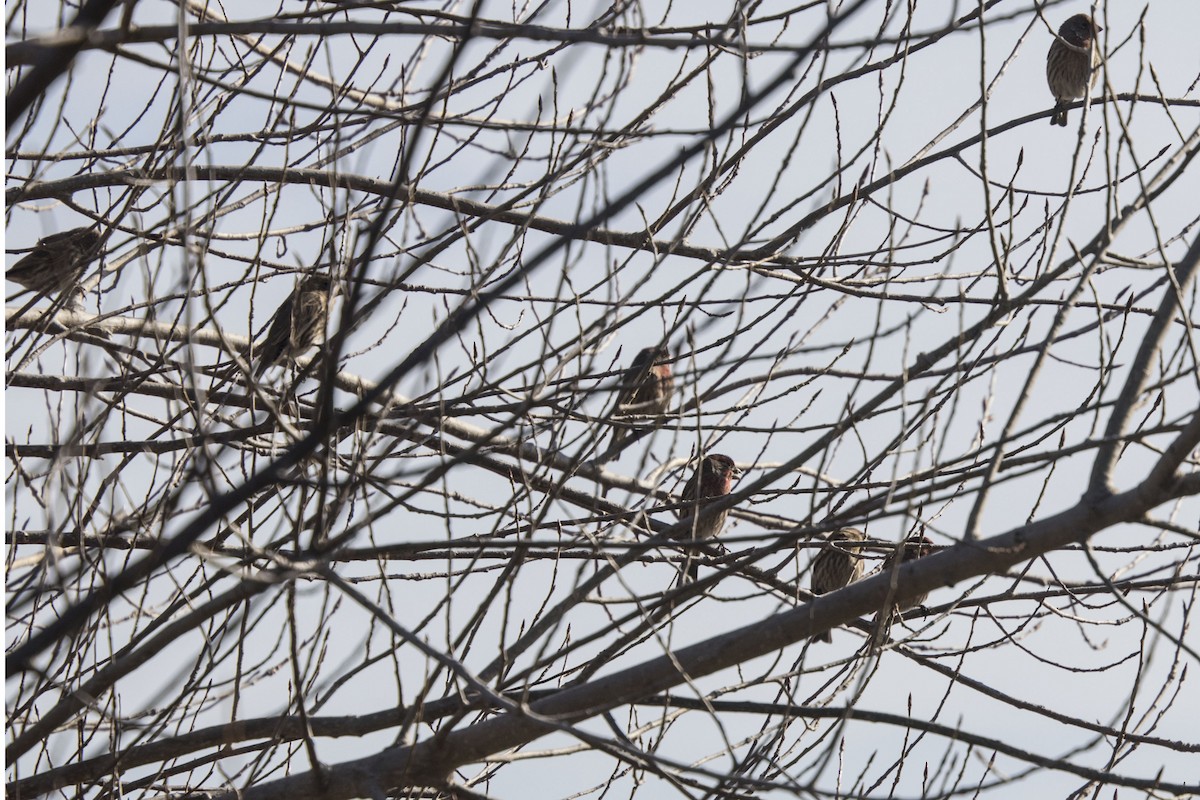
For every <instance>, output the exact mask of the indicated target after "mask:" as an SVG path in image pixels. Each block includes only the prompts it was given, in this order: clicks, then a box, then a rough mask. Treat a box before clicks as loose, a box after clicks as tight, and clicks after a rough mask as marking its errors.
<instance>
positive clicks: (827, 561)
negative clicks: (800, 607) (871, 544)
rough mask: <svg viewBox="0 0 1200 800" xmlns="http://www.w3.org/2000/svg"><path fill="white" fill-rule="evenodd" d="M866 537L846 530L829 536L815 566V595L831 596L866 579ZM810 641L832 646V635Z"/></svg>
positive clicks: (813, 589) (825, 633) (854, 530)
mask: <svg viewBox="0 0 1200 800" xmlns="http://www.w3.org/2000/svg"><path fill="white" fill-rule="evenodd" d="M865 540H866V534H864V533H863V532H862V531H860V530H858V529H857V528H842V529H841V530H840V531H834V532H833V533H831V534H829V538H828V539H826V540H825V544H824V545H822V547H821V551H820V552H819V553H817V555H816V557H815V558H814V559H813V562H812V575H811V579H812V593H813V594H828V593H829V592H836V591H837V590H838V589H841V588H842V587H843V586H849V585H850V584H851V583H853V582H854V581H856V580H858V579H859V578H861V577H862V574H863V561H862V556H861V545H862V542H863V541H865ZM809 641H813V642H818V641H819V642H832V641H833V633H832V631H824V632H823V633H818V634H817V635H816V636H813V637H812V638H811V639H810V640H809Z"/></svg>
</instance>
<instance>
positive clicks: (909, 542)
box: [880, 533, 933, 619]
mask: <svg viewBox="0 0 1200 800" xmlns="http://www.w3.org/2000/svg"><path fill="white" fill-rule="evenodd" d="M932 552H933V541H932V540H931V539H930V538H929V537H928V536H925V535H924V534H920V533H914V534H912V535H911V536H909V537H908V538H907V539H905V540H904V544H903V545H901V547H900V549H899V550H898V551H896V550H893V551H892V552H891V553H890V554H888V557H887V558H885V559H884V560H883V566H882V567H881V568H880V572H883V573H885V574H886V573H888V572H891V571H892V570H894V569H897V568H898V566H899V565H900V564H906V563H908V562H909V561H915V560H917V559H918V558H924V557H925V556H927V555H929V554H931V553H932ZM897 555H899V559H898V560H897ZM927 597H929V592H925V593H924V594H919V595H917V596H916V597H910V598H909V599H907V600H905V601H903V602H901V603H896V604H895V608H894V609H893V610H892V618H893V619H895V618H896V617H898V616H900V615H901V612H904V611H908V610H909V609H910V608H916V607H917V606H919V605H921V604H922V603H924V602H925V599H926V598H927Z"/></svg>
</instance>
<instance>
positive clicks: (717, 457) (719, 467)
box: [675, 453, 742, 581]
mask: <svg viewBox="0 0 1200 800" xmlns="http://www.w3.org/2000/svg"><path fill="white" fill-rule="evenodd" d="M741 476H742V473H741V470H739V469H738V468H737V467H736V466H734V463H733V459H732V458H730V457H729V456H726V455H721V454H720V453H715V454H713V455H711V456H705V457H704V458H703V459H701V461H700V464H699V466H697V467H696V471H695V472H694V473H693V474H692V477H691V479H690V480H688V482H687V486H685V487H684V490H683V502H684V503H685V505H684V506H682V507H681V508H679V509H678V510H677V511H676V512H675V513H676V514H678V515H679V518H680V519H681V520H683V522H684V529H683V532H682V533H680V534H678V536H677V538H679V539H692V540H702V539H712V538H714V537H716V536H718V535H720V533H721V529H722V528H724V527H725V520H726V519H727V518H728V517H729V509H727V508H725V509H721V510H720V511H717V512H709V513H706V508H705V507H706V506H707V505H709V503H710V502H711V501H713V500H720V499H721V498H722V497H724V496H725V495H727V494H729V493H730V492H731V491H732V490H733V482H734V481H735V480H736V479H738V478H740V477H741ZM684 571H685V573H686V575H687V579H688V580H693V581H694V580H696V578H697V577H699V574H700V565H699V564H695V563H692V560H691V558H690V556H689V558H688V559H687V566H686V568H685V570H684Z"/></svg>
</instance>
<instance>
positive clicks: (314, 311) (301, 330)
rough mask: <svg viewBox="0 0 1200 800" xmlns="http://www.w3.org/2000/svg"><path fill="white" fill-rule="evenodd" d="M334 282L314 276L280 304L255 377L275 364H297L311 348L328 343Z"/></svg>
mask: <svg viewBox="0 0 1200 800" xmlns="http://www.w3.org/2000/svg"><path fill="white" fill-rule="evenodd" d="M331 283H332V278H330V276H329V275H327V274H322V273H319V272H314V273H311V274H309V275H306V276H305V277H304V279H303V280H302V281H300V283H299V284H298V285H297V286H296V288H295V289H293V290H292V293H291V294H290V295H289V296H288V298H287V299H286V300H284V301H283V302H282V303H280V305H279V308H278V309H276V310H275V316H273V317H272V318H271V327H270V329H269V330H268V331H267V336H266V338H265V339H263V342H262V344H261V345H259V347H258V351H257V354H258V363H257V364H255V366H254V377H255V378H258V377H260V376H261V375H262V374H263V373H264V372H266V371H267V369H268V368H269V367H271V366H273V365H275V364H280V363H284V362H292V361H295V360H296V359H298V358H299V357H300V356H302V355H304V353H305V351H306V350H308V348H310V347H312V346H313V345H314V344H317V343H318V342H320V341H323V340H324V338H325V321H326V319H327V318H328V317H329V294H330V287H331Z"/></svg>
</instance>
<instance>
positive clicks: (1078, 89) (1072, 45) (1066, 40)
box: [1046, 14, 1103, 127]
mask: <svg viewBox="0 0 1200 800" xmlns="http://www.w3.org/2000/svg"><path fill="white" fill-rule="evenodd" d="M1101 30H1103V28H1101V27H1100V26H1099V25H1097V24H1096V22H1095V20H1093V19H1092V18H1091V17H1090V16H1088V15H1087V14H1076V15H1075V16H1073V17H1071V18H1070V19H1068V20H1067V21H1066V22H1064V23H1063V24H1062V27H1060V28H1059V29H1058V36H1056V37H1055V39H1054V41H1053V42H1051V43H1050V52H1048V53H1047V54H1046V83H1047V84H1049V86H1050V94H1052V95H1054V115H1053V116H1051V117H1050V124H1051V125H1061V126H1063V127H1066V124H1067V104H1068V103H1070V102H1071V101H1072V100H1078V99H1080V98H1081V97H1086V96H1087V93H1088V89H1090V88H1091V87H1092V85H1093V84H1095V82H1096V76H1097V75H1099V74H1100V70H1099V66H1100V49H1099V47H1098V46H1097V43H1096V34H1097V33H1099V32H1100V31H1101Z"/></svg>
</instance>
